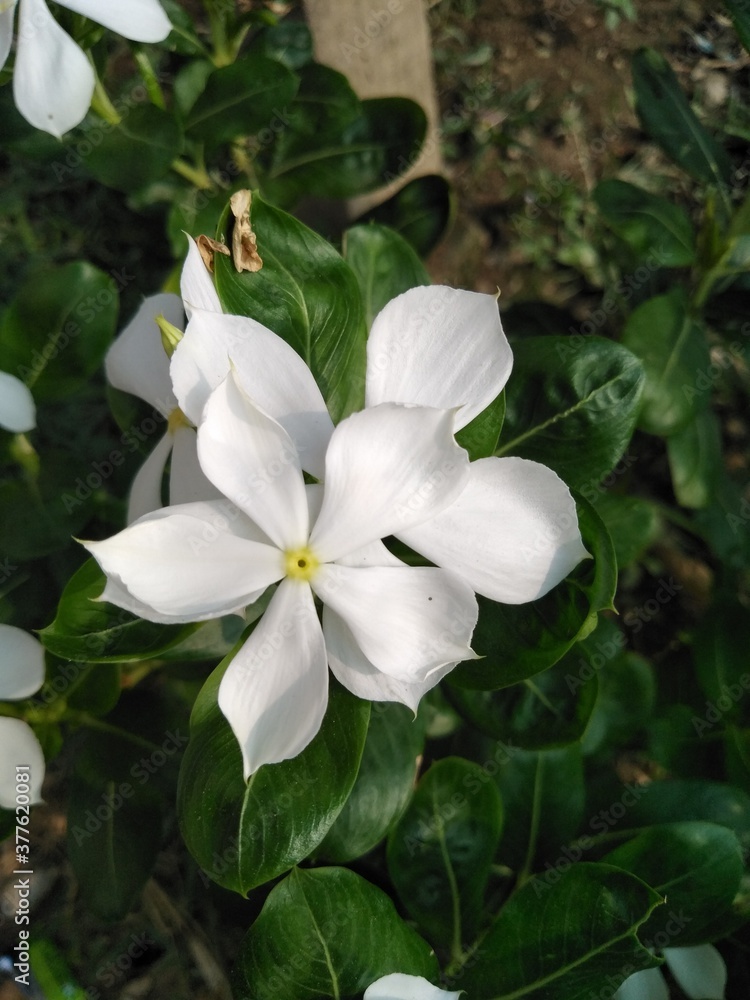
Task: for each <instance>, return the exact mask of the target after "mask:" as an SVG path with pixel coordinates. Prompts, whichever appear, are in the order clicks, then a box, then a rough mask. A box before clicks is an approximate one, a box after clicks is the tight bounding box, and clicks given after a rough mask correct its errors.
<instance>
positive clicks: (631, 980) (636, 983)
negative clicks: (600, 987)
mask: <svg viewBox="0 0 750 1000" xmlns="http://www.w3.org/2000/svg"><path fill="white" fill-rule="evenodd" d="M663 955H664V961H665V962H666V964H667V966H668V967H669V971H670V972H671V973H672V975H673V976H674V978H675V979H676V981H677V983H678V985H679V987H680V989H681V990H682V991H683V993H684V994H685V996H687V997H690V1000H724V990H725V988H726V985H727V967H726V965H725V964H724V959H723V958H722V957H721V955H720V954H719V952H718V951H717V950H716V948H714V946H713V945H711V944H700V945H695V946H693V947H689V948H665V949H664V951H663ZM614 1000H669V989H668V988H667V983H666V981H665V979H664V976H663V975H662V974H661V970H659V969H644V970H643V971H642V972H634V973H633V975H632V976H629V977H628V978H627V979H626V980H625V982H624V983H623V984H622V986H621V987H620V988H619V990H618V991H617V993H615V996H614Z"/></svg>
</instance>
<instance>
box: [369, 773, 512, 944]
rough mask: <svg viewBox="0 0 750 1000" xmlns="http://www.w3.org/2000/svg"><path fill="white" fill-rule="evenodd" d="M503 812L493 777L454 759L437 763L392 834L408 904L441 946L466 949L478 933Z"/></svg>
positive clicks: (392, 867)
mask: <svg viewBox="0 0 750 1000" xmlns="http://www.w3.org/2000/svg"><path fill="white" fill-rule="evenodd" d="M502 822H503V815H502V804H501V802H500V796H499V795H498V791H497V787H496V786H495V784H494V783H493V781H492V780H491V777H490V776H489V775H488V774H487V773H486V771H484V770H483V769H482V768H481V767H480V766H479V765H478V764H474V763H472V762H471V761H468V760H462V759H461V758H460V757H447V758H444V759H443V760H440V761H438V762H437V763H436V764H433V765H432V767H431V768H430V769H429V771H428V772H427V773H426V774H425V775H424V777H423V778H422V779H421V781H420V782H419V785H418V786H417V790H416V792H415V793H414V797H413V798H412V800H411V802H410V803H409V807H408V808H407V810H406V812H405V813H404V815H403V816H402V817H401V819H400V820H399V822H398V824H397V825H396V827H395V828H394V829H393V831H392V832H391V835H390V837H389V838H388V871H389V872H390V876H391V879H392V880H393V883H394V885H395V886H396V889H397V891H398V894H399V896H400V897H401V901H402V903H403V905H404V906H405V907H406V909H407V911H408V912H409V914H410V915H411V916H412V917H413V919H414V920H416V922H417V924H418V926H419V927H420V928H421V929H423V930H424V933H425V935H426V937H427V938H428V939H429V940H430V941H431V942H432V943H433V944H434V945H437V946H441V947H443V948H444V949H446V950H450V952H451V954H452V955H453V956H454V957H455V956H456V955H460V954H461V951H462V945H463V944H464V943H468V942H469V941H471V940H472V939H473V937H474V935H475V934H476V932H477V930H478V929H479V928H478V925H479V919H480V916H481V913H482V910H483V906H484V893H485V889H486V886H487V880H488V878H489V874H490V867H491V865H492V860H493V857H494V855H495V851H496V849H497V844H498V841H499V839H500V831H501V829H502Z"/></svg>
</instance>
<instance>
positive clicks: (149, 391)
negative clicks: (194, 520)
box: [104, 239, 221, 524]
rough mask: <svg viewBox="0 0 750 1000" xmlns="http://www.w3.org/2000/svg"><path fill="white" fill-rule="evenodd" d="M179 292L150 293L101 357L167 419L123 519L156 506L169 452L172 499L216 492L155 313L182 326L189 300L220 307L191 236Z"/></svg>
mask: <svg viewBox="0 0 750 1000" xmlns="http://www.w3.org/2000/svg"><path fill="white" fill-rule="evenodd" d="M180 291H181V293H182V300H181V299H180V296H179V295H171V294H168V293H164V294H159V295H150V296H149V297H148V298H146V299H144V301H143V303H142V304H141V306H140V308H139V309H138V311H137V313H136V314H135V316H134V317H133V318H132V319H131V321H130V322H129V323H128V325H127V326H126V327H125V329H124V330H123V331H122V333H120V335H119V336H118V337H117V339H116V340H115V341H114V343H113V344H112V346H111V347H110V349H109V351H108V352H107V356H106V358H105V361H104V367H105V371H106V373H107V378H108V380H109V382H110V384H111V385H113V386H114V387H115V388H116V389H122V391H123V392H129V393H131V394H132V395H134V396H138V397H139V399H143V400H145V401H146V402H147V403H150V404H151V406H153V407H154V409H155V410H157V411H158V412H159V413H160V414H161V415H162V416H163V417H164V418H165V419H166V421H167V429H166V431H165V433H164V436H163V437H162V439H161V440H160V441H159V443H158V444H157V445H156V447H155V448H154V450H153V451H152V452H151V454H150V455H149V457H148V458H147V459H146V461H145V462H144V464H143V466H142V467H141V469H140V471H139V472H138V474H137V475H136V477H135V480H134V481H133V486H132V488H131V491H130V496H129V499H128V513H127V520H128V523H129V524H130V523H131V522H132V521H135V520H136V519H137V518H139V517H142V516H143V515H144V514H148V513H150V512H151V511H153V510H158V509H159V508H160V507H161V506H162V502H161V481H162V477H163V475H164V468H165V466H166V463H167V461H168V459H169V458H170V456H171V459H172V463H171V467H170V479H169V494H170V502H171V503H173V504H174V503H188V502H190V501H192V500H209V499H213V498H214V497H216V496H218V494H217V492H216V490H215V489H214V488H213V487H212V486H211V484H210V483H209V482H208V480H207V479H206V477H205V476H204V475H203V473H202V472H201V468H200V466H199V464H198V456H197V454H196V450H195V449H196V440H195V427H193V426H192V425H191V424H190V422H189V421H188V420H186V419H185V417H184V415H183V414H182V411H181V410H180V408H179V406H178V404H177V400H176V399H175V395H174V392H173V391H172V382H171V379H170V376H169V359H168V357H167V354H166V352H165V350H164V347H163V346H162V339H161V333H160V331H159V327H158V326H157V324H156V317H157V316H164V318H165V319H166V320H167V321H168V322H169V323H171V324H172V325H173V326H177V327H181V326H182V325H183V322H184V313H183V302H184V310H185V311H186V312H187V313H188V315H190V313H191V310H192V303H197V304H199V305H200V306H201V308H203V309H207V310H215V311H216V312H221V304H220V303H219V297H218V295H217V294H216V290H215V288H214V286H213V282H212V281H211V279H210V277H209V275H208V272H207V270H206V268H205V266H204V264H203V261H202V260H201V256H200V253H199V252H198V248H197V246H196V245H195V241H194V240H193V239H190V241H189V248H188V255H187V258H186V260H185V266H184V267H183V269H182V277H181V281H180Z"/></svg>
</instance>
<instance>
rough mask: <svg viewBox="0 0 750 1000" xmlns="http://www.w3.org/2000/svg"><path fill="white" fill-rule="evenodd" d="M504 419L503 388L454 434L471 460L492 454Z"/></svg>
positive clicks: (474, 460)
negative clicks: (487, 404)
mask: <svg viewBox="0 0 750 1000" xmlns="http://www.w3.org/2000/svg"><path fill="white" fill-rule="evenodd" d="M504 420H505V390H504V389H503V391H502V392H500V393H499V394H498V395H497V396H495V398H494V399H493V400H492V402H491V403H490V405H489V406H486V407H485V408H484V409H483V410H482V412H481V413H477V415H476V416H475V417H474V419H473V420H471V421H469V423H468V424H467V425H466V426H465V427H462V428H461V430H460V431H459V432H458V433H457V434H456V441H457V442H458V444H460V445H461V447H462V448H465V449H466V450H467V451H468V453H469V458H470V459H471V461H472V462H476V460H477V459H478V458H489V457H490V456H491V455H494V453H495V449H496V448H497V442H498V438H499V437H500V432H501V431H502V429H503V422H504Z"/></svg>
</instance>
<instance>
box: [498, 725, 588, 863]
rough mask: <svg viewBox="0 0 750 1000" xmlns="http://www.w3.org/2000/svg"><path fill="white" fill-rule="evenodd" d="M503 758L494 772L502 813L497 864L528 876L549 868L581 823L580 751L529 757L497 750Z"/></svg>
mask: <svg viewBox="0 0 750 1000" xmlns="http://www.w3.org/2000/svg"><path fill="white" fill-rule="evenodd" d="M501 745H502V746H504V747H505V748H506V753H505V756H504V757H503V758H502V760H501V766H500V768H499V770H498V771H497V776H496V779H495V780H496V781H497V784H498V786H499V788H500V795H501V797H502V800H503V807H504V812H505V825H504V828H503V837H502V840H501V842H500V847H499V849H498V852H497V860H498V861H499V862H500V863H501V864H504V865H507V866H508V867H509V868H512V869H513V870H514V871H522V872H525V873H526V874H530V873H531V872H534V871H539V870H540V869H541V868H542V866H543V865H544V864H545V862H546V864H547V866H548V867H554V866H555V865H556V864H557V863H558V862H563V861H567V864H570V857H569V856H566V855H564V854H563V849H564V848H565V845H566V844H568V843H569V842H570V841H571V840H572V839H573V837H574V835H575V833H576V831H577V830H578V827H579V824H580V822H581V820H582V818H583V808H584V786H583V761H582V757H581V749H580V747H579V746H578V744H576V743H572V744H570V745H569V746H567V747H564V748H562V749H560V750H540V751H529V750H520V749H519V748H518V747H516V746H512V745H509V744H501Z"/></svg>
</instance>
